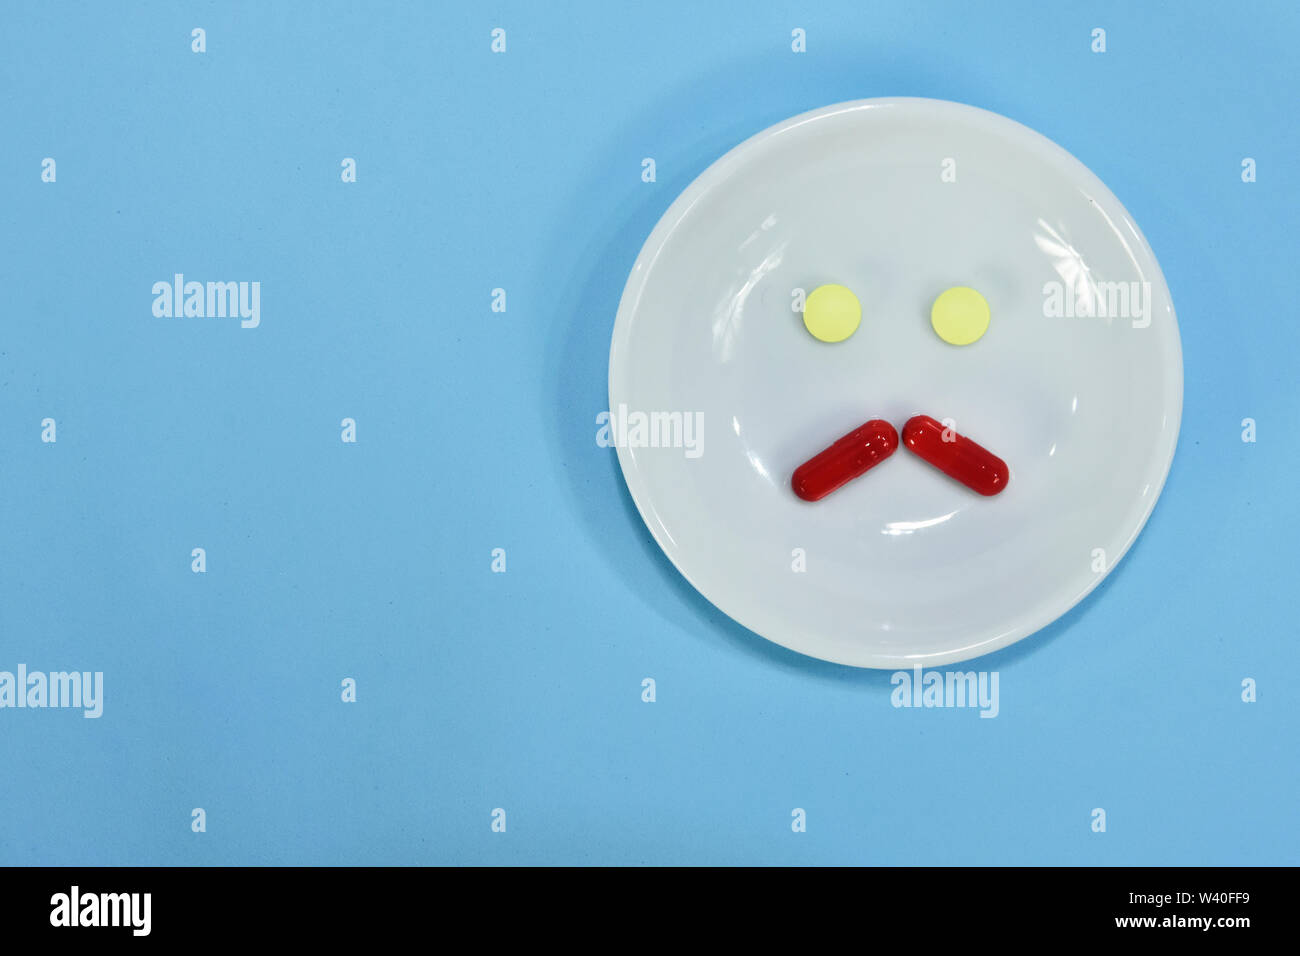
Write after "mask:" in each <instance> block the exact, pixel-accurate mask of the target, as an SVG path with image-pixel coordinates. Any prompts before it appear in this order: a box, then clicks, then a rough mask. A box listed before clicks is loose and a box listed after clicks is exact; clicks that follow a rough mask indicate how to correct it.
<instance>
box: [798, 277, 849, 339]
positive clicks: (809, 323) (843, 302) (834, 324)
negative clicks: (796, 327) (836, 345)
mask: <svg viewBox="0 0 1300 956" xmlns="http://www.w3.org/2000/svg"><path fill="white" fill-rule="evenodd" d="M861 321H862V306H861V304H860V303H859V302H858V297H857V296H856V295H854V294H853V293H852V292H850V291H849V290H848V289H846V288H844V286H842V285H834V284H831V285H819V286H818V287H817V288H815V289H813V290H812V292H811V293H809V295H808V298H807V300H805V302H804V305H803V324H804V325H805V326H806V327H807V329H808V331H809V332H811V333H812V334H813V336H814V337H816V338H819V339H821V340H822V341H823V342H843V341H844V340H845V339H847V338H848V337H849V336H850V335H852V334H853V333H854V332H856V331H857V330H858V324H859V323H860V322H861Z"/></svg>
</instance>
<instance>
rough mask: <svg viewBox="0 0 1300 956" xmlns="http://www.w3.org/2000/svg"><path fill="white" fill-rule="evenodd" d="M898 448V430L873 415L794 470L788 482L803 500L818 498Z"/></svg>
mask: <svg viewBox="0 0 1300 956" xmlns="http://www.w3.org/2000/svg"><path fill="white" fill-rule="evenodd" d="M897 450H898V432H897V431H895V430H894V426H893V425H891V424H889V422H887V421H884V420H882V419H879V418H873V419H872V420H871V421H869V422H866V423H865V424H863V425H859V426H858V427H857V428H855V429H853V431H851V432H849V433H848V434H847V435H845V436H844V437H843V438H841V439H839V440H838V441H836V442H835V443H834V444H833V445H831V446H830V447H829V448H826V449H824V450H823V451H820V452H818V453H817V454H816V455H814V456H813V457H812V458H809V459H808V460H807V461H805V462H804V463H803V464H802V465H800V466H799V467H798V468H796V469H795V470H794V477H793V478H791V480H790V486H791V487H792V488H793V489H794V493H795V494H796V495H798V496H799V497H800V498H802V499H803V500H804V501H819V500H821V499H822V498H825V497H826V496H827V495H829V494H830V493H831V492H832V491H835V490H836V489H837V488H841V487H843V486H844V485H846V484H848V483H849V482H850V481H852V480H853V479H854V478H857V477H859V476H861V475H864V474H866V473H867V472H868V471H870V470H871V469H872V468H874V467H876V465H878V464H880V463H881V462H882V461H884V460H885V459H886V458H888V457H889V456H890V455H892V454H893V453H894V452H895V451H897Z"/></svg>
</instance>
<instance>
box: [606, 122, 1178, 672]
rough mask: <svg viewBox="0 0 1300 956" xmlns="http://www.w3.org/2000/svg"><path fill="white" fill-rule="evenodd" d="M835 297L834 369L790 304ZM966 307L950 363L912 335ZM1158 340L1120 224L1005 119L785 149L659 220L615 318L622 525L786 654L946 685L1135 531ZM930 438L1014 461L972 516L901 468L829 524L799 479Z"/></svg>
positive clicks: (1161, 395) (1072, 593) (1148, 473)
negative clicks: (972, 335)
mask: <svg viewBox="0 0 1300 956" xmlns="http://www.w3.org/2000/svg"><path fill="white" fill-rule="evenodd" d="M826 283H838V284H841V285H844V286H847V287H848V288H849V289H851V290H852V291H853V292H854V294H855V295H856V296H857V298H858V299H859V301H860V302H861V305H862V322H861V325H860V326H859V327H858V329H857V331H856V332H855V333H854V334H853V335H852V336H850V337H849V338H848V339H846V340H845V341H843V342H839V343H837V344H827V343H825V342H821V341H818V340H817V339H814V338H813V337H812V336H811V335H810V334H809V333H808V331H807V330H806V329H805V327H804V324H803V320H802V315H801V312H800V310H801V308H802V301H803V296H804V294H805V293H807V292H811V291H812V290H813V289H814V288H816V287H817V286H820V285H823V284H826ZM953 286H969V287H972V288H974V289H977V290H978V291H979V292H980V293H982V295H983V296H984V297H985V299H987V301H988V303H989V306H990V309H991V313H992V318H991V321H990V324H989V327H988V331H987V332H986V333H985V335H984V336H983V338H981V339H979V340H978V341H977V342H975V343H973V344H971V345H966V346H953V345H949V344H947V343H945V342H944V341H942V340H941V339H940V338H939V337H938V336H937V335H936V334H935V332H934V330H933V328H932V327H931V324H930V307H931V305H932V303H933V302H934V299H935V298H936V296H938V295H939V293H941V292H943V291H944V290H945V289H948V288H950V287H953ZM1182 391H1183V371H1182V352H1181V348H1180V345H1179V339H1178V325H1177V321H1176V319H1175V317H1174V309H1173V304H1172V302H1171V300H1170V296H1169V290H1168V289H1167V287H1166V286H1165V281H1164V278H1163V276H1162V275H1161V273H1160V267H1159V265H1158V264H1157V263H1156V259H1155V256H1154V255H1153V254H1152V252H1151V249H1150V248H1149V246H1148V245H1147V243H1146V240H1145V239H1144V238H1143V237H1142V233H1141V232H1140V231H1139V230H1138V227H1137V225H1136V224H1135V223H1134V222H1133V219H1132V217H1130V216H1129V214H1128V213H1127V212H1126V211H1125V210H1124V207H1123V206H1121V205H1120V203H1119V201H1118V200H1117V199H1116V198H1115V197H1114V196H1113V195H1112V194H1111V193H1110V191H1109V190H1108V189H1107V188H1106V187H1105V186H1104V185H1103V184H1102V183H1101V181H1100V180H1098V179H1097V177H1096V176H1094V175H1093V174H1092V173H1091V172H1089V171H1088V169H1087V168H1086V167H1084V166H1083V165H1082V164H1081V163H1080V162H1079V161H1078V160H1076V159H1074V158H1073V157H1072V156H1071V155H1070V154H1068V153H1066V152H1065V151H1064V150H1063V149H1061V148H1060V147H1059V146H1056V145H1055V144H1054V143H1052V142H1051V141H1049V140H1047V139H1045V138H1044V137H1042V136H1040V135H1039V134H1037V133H1035V132H1033V131H1032V130H1030V129H1027V128H1026V127H1024V126H1021V125H1019V124H1018V123H1015V122H1012V121H1011V120H1008V119H1006V118H1004V117H1001V116H998V115H996V114H993V113H989V112H985V111H983V110H979V109H975V108H973V107H969V106H962V105H959V104H956V103H948V102H942V101H938V100H924V99H876V100H861V101H858V102H853V103H843V104H839V105H836V106H829V107H826V108H824V109H819V110H815V111H813V112H810V113H805V114H802V115H800V116H796V117H794V118H792V119H789V120H786V121H785V122H782V123H779V124H778V125H776V126H773V127H771V128H770V129H767V130H765V131H763V132H762V133H759V134H758V135H756V136H754V137H753V138H751V139H749V140H747V141H746V142H744V143H742V144H741V145H740V146H738V147H736V148H735V149H733V150H732V151H731V152H729V153H727V154H726V155H725V156H723V157H722V158H721V159H719V160H718V161H717V162H715V163H714V164H713V165H712V166H710V167H709V168H708V169H707V170H706V171H705V172H704V173H703V174H702V175H701V176H700V177H699V178H698V179H696V180H695V181H694V182H693V183H691V185H690V186H689V187H687V189H686V190H685V192H683V193H682V194H681V196H679V197H678V198H677V200H676V201H675V202H674V203H673V204H672V206H671V207H670V208H669V210H668V212H667V213H665V214H664V216H663V218H662V219H661V220H660V222H659V224H658V225H657V226H656V227H655V229H654V231H653V232H652V233H651V235H650V238H649V239H648V240H647V241H646V243H645V246H644V247H643V248H642V250H641V254H640V256H639V257H638V258H637V261H636V264H635V266H634V267H633V269H632V273H631V275H630V276H629V278H628V281H627V286H626V288H625V289H624V292H623V297H622V301H621V302H620V304H619V309H618V317H617V320H616V321H615V325H614V336H613V343H612V345H611V348H610V359H609V399H610V411H611V421H610V432H609V434H610V439H611V441H613V442H614V443H615V444H616V445H617V448H618V457H619V463H620V464H621V465H622V469H623V475H624V478H625V479H626V481H627V486H628V489H629V491H630V492H631V494H632V497H633V499H634V500H635V501H636V505H637V508H638V509H639V510H640V512H641V516H642V518H643V519H644V520H645V523H646V525H647V527H649V529H650V532H651V534H653V535H654V537H655V539H656V540H657V541H658V542H659V545H660V546H661V547H662V548H663V550H664V552H665V553H666V554H667V555H668V557H669V558H670V559H671V560H672V562H673V563H674V564H675V565H676V566H677V568H678V569H679V570H680V571H681V572H682V574H684V575H685V576H686V578H687V579H688V580H689V581H690V582H691V583H692V584H693V585H694V586H695V587H696V588H697V589H698V590H699V591H700V592H701V593H702V594H703V595H704V596H705V597H706V598H708V599H709V600H710V601H712V602H713V603H714V604H715V605H717V606H718V607H719V608H720V609H722V610H723V611H724V612H725V613H726V614H728V615H729V616H731V617H732V618H734V619H735V620H736V621H738V622H740V623H741V624H743V625H744V626H746V627H748V628H749V629H751V630H753V631H755V632H756V633H758V634H760V635H762V636H763V637H765V638H767V639H769V640H772V641H775V642H777V643H778V644H783V645H785V646H786V647H789V648H792V649H794V650H796V651H800V652H802V653H804V654H810V655H812V656H814V657H819V658H823V659H825V660H830V661H837V662H840V663H844V664H851V665H855V666H859V667H882V668H891V669H892V668H900V667H913V666H918V665H920V666H936V665H941V664H946V663H951V662H954V661H960V660H964V659H966V658H970V657H975V656H977V655H979V654H984V653H987V652H989V651H992V650H996V649H997V648H1000V647H1004V646H1006V645H1008V644H1010V643H1012V642H1014V641H1017V640H1019V639H1020V638H1023V637H1025V636H1026V635H1029V634H1032V633H1033V632H1034V631H1036V630H1038V629H1039V628H1042V627H1044V626H1045V625H1047V624H1049V623H1051V622H1052V621H1053V620H1055V619H1056V618H1057V617H1059V616H1060V615H1062V614H1064V613H1065V612H1066V611H1067V610H1069V609H1070V608H1071V607H1072V606H1073V605H1074V604H1076V603H1077V602H1078V601H1079V600H1080V599H1082V598H1083V597H1084V596H1085V595H1086V594H1087V593H1088V592H1089V591H1091V590H1092V589H1093V588H1094V587H1096V586H1097V584H1098V582H1099V581H1101V579H1102V578H1103V577H1104V575H1105V574H1106V573H1107V572H1108V571H1110V570H1111V569H1112V568H1114V566H1115V564H1116V562H1118V561H1119V560H1120V558H1121V557H1122V556H1123V554H1124V552H1125V551H1126V550H1127V549H1128V547H1129V546H1130V545H1131V544H1132V543H1133V540H1134V538H1136V537H1137V535H1138V532H1139V531H1141V529H1142V526H1143V524H1144V523H1145V522H1146V520H1147V517H1148V515H1150V513H1151V509H1152V508H1153V507H1154V505H1155V502H1156V498H1157V497H1158V496H1159V495H1160V490H1161V487H1162V486H1163V484H1164V480H1165V476H1166V475H1167V474H1168V471H1169V466H1170V462H1171V461H1172V459H1173V454H1174V447H1175V445H1176V443H1177V439H1178V426H1179V421H1180V418H1181V413H1182ZM918 414H926V415H930V416H932V417H934V418H936V419H939V420H941V421H942V420H947V423H948V424H949V425H951V426H952V427H954V428H955V430H956V431H957V432H959V433H961V434H962V435H966V436H969V437H970V438H972V439H973V440H975V441H976V442H978V443H979V444H981V445H983V446H985V447H986V448H988V449H989V450H990V451H992V452H994V453H995V454H997V455H998V456H999V457H1001V458H1002V459H1004V460H1005V461H1006V462H1007V464H1008V465H1009V467H1010V480H1009V482H1008V484H1007V486H1006V487H1005V489H1004V490H1003V491H1002V492H1001V493H1000V494H998V495H996V496H994V497H987V498H986V497H982V496H981V495H978V494H976V493H974V492H972V491H971V490H970V489H968V488H967V487H965V486H964V485H962V484H959V483H958V482H956V481H954V480H952V479H951V478H948V477H947V476H946V475H944V474H942V473H941V472H939V471H937V470H935V469H934V468H933V467H931V466H930V465H928V464H926V463H925V462H924V461H922V460H921V459H920V458H918V457H917V456H915V455H914V454H912V453H911V452H909V451H908V450H907V449H906V448H903V447H900V448H899V449H898V451H897V452H896V453H895V454H894V455H893V456H892V457H890V458H889V459H887V460H886V461H884V462H882V463H881V464H880V465H878V466H876V467H875V468H874V469H872V470H871V471H869V472H867V473H866V474H865V475H863V476H862V477H860V478H857V479H856V480H854V481H852V482H850V483H848V484H846V485H845V486H843V487H842V488H840V489H839V490H838V491H835V492H833V493H832V494H830V495H829V496H827V497H826V498H823V499H822V500H820V501H817V502H813V503H809V502H805V501H802V500H800V499H799V498H798V497H796V496H795V495H794V493H793V491H792V489H791V475H792V473H793V471H794V469H795V468H796V467H798V466H799V465H800V464H801V463H802V462H804V461H806V460H807V459H808V458H810V457H812V456H813V455H815V454H816V453H817V452H819V451H821V450H822V449H823V448H825V447H827V446H828V445H830V444H831V443H832V442H833V441H834V440H836V439H838V438H839V437H841V436H842V435H845V434H846V433H848V432H849V431H851V430H853V429H854V428H856V427H857V426H859V425H861V424H862V423H864V422H866V421H867V420H869V419H875V418H881V419H885V420H887V421H889V422H891V423H893V425H894V426H895V428H897V429H899V431H900V432H901V430H902V426H903V423H904V422H905V421H907V420H908V419H909V418H911V417H912V416H914V415H918Z"/></svg>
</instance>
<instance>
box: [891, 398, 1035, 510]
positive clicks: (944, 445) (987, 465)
mask: <svg viewBox="0 0 1300 956" xmlns="http://www.w3.org/2000/svg"><path fill="white" fill-rule="evenodd" d="M946 430H947V432H948V436H949V440H948V441H944V431H945V428H944V426H943V425H942V423H940V422H936V421H935V420H934V419H933V418H931V417H930V416H929V415H917V416H916V417H915V418H909V419H908V420H907V424H906V425H904V426H903V444H904V445H906V446H907V447H908V449H909V450H911V451H912V452H913V453H915V454H916V455H917V456H918V457H920V458H923V459H924V460H926V461H928V462H929V463H930V464H932V465H934V467H936V468H938V469H939V470H940V471H941V472H943V473H944V474H945V475H947V476H948V477H949V478H956V479H957V480H958V481H960V482H961V483H962V484H963V485H965V486H966V487H967V488H969V489H970V490H971V491H977V492H979V493H980V494H981V495H996V494H997V493H998V492H1000V491H1001V490H1002V489H1003V488H1005V487H1006V486H1007V480H1008V479H1009V478H1010V477H1011V472H1010V471H1009V470H1008V468H1007V463H1006V462H1005V461H1003V460H1002V459H1001V458H999V457H998V456H997V455H995V454H993V452H991V451H989V450H988V449H987V448H985V447H984V446H983V445H977V444H975V442H973V441H971V440H970V439H969V438H966V437H965V436H963V435H958V434H957V433H956V432H955V431H952V430H951V429H946Z"/></svg>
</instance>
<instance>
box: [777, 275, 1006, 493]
mask: <svg viewBox="0 0 1300 956" xmlns="http://www.w3.org/2000/svg"><path fill="white" fill-rule="evenodd" d="M989 318H990V313H989V305H988V302H987V301H985V299H984V297H983V296H982V295H980V293H979V292H977V291H976V290H974V289H971V288H968V287H966V286H954V287H952V288H950V289H947V290H945V291H944V292H942V293H941V294H940V295H939V296H938V297H937V298H936V299H935V300H934V304H933V306H932V307H931V309H930V325H931V327H932V328H933V330H934V333H935V334H936V335H938V336H939V338H940V339H942V340H943V341H944V342H946V343H948V344H949V345H951V346H958V347H960V346H968V345H972V344H973V343H975V342H978V341H979V340H980V339H981V338H982V337H983V335H984V333H985V332H986V331H988V327H989ZM803 322H804V327H805V328H806V329H807V330H808V332H809V333H810V334H811V335H812V336H813V337H814V338H816V339H818V340H820V341H822V342H825V343H828V344H840V343H844V342H846V341H848V340H849V339H850V338H852V337H853V335H854V333H856V332H857V331H858V327H859V326H860V325H861V324H862V305H861V303H860V302H859V301H858V297H857V296H856V295H855V294H854V293H853V291H852V290H851V289H849V288H847V287H845V286H843V285H839V284H828V285H822V286H818V287H817V288H816V289H814V290H813V291H812V293H811V294H810V295H809V296H808V298H807V301H806V302H805V304H804V312H803ZM902 444H903V445H904V446H905V447H906V448H907V449H908V450H909V451H910V452H912V453H913V455H915V456H916V457H917V458H919V459H921V460H922V461H924V462H926V463H928V464H929V465H932V466H933V467H935V468H937V469H938V470H939V471H941V472H943V473H944V474H946V475H948V476H949V477H950V478H953V479H954V480H956V481H959V482H961V483H962V484H963V485H965V486H966V487H968V488H970V489H971V490H972V491H974V492H976V493H978V494H981V495H984V496H986V497H992V496H993V495H997V494H999V493H1001V492H1002V491H1003V490H1004V489H1005V488H1006V486H1007V482H1008V481H1009V480H1010V469H1009V468H1008V467H1007V465H1006V462H1004V461H1003V460H1002V459H1001V458H999V457H998V456H997V455H995V454H994V453H993V452H991V451H989V450H988V449H986V448H984V447H983V446H982V445H979V444H978V443H976V442H975V441H973V440H971V439H970V438H968V437H966V436H965V435H960V434H958V433H957V432H956V431H955V430H954V429H953V428H950V427H946V426H945V425H944V424H942V423H941V422H940V421H938V420H936V419H935V418H932V417H931V416H929V415H927V414H918V415H914V416H913V417H911V418H909V419H908V420H907V421H906V422H905V423H904V424H903V426H902ZM898 445H899V433H898V431H896V430H895V428H894V426H893V425H892V424H891V423H889V422H888V421H885V420H884V419H879V418H873V419H871V420H870V421H868V422H866V423H865V424H862V425H859V426H858V427H856V428H854V429H853V430H852V431H850V432H849V433H848V434H846V435H844V436H843V437H841V438H839V439H838V440H836V441H835V442H834V443H833V444H831V445H830V446H829V447H827V448H825V449H823V450H822V451H820V452H818V453H817V454H816V455H814V456H813V457H812V458H810V459H808V460H807V461H805V462H804V463H803V464H802V465H800V466H799V467H798V468H796V469H795V471H794V474H793V476H792V477H791V480H790V485H791V488H792V489H793V491H794V493H795V494H796V495H798V496H799V497H800V498H802V499H803V500H804V501H810V502H811V501H819V500H821V499H822V498H824V497H826V496H827V495H829V494H830V493H831V492H833V491H835V490H837V489H838V488H841V487H843V486H844V485H845V484H847V483H849V482H850V481H852V480H854V479H855V478H859V477H861V476H862V475H865V474H866V473H867V472H868V471H870V470H871V469H872V468H875V467H876V466H877V465H879V464H880V463H881V462H883V461H884V460H885V459H887V458H889V457H890V456H891V455H893V454H894V452H895V451H897V449H898Z"/></svg>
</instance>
